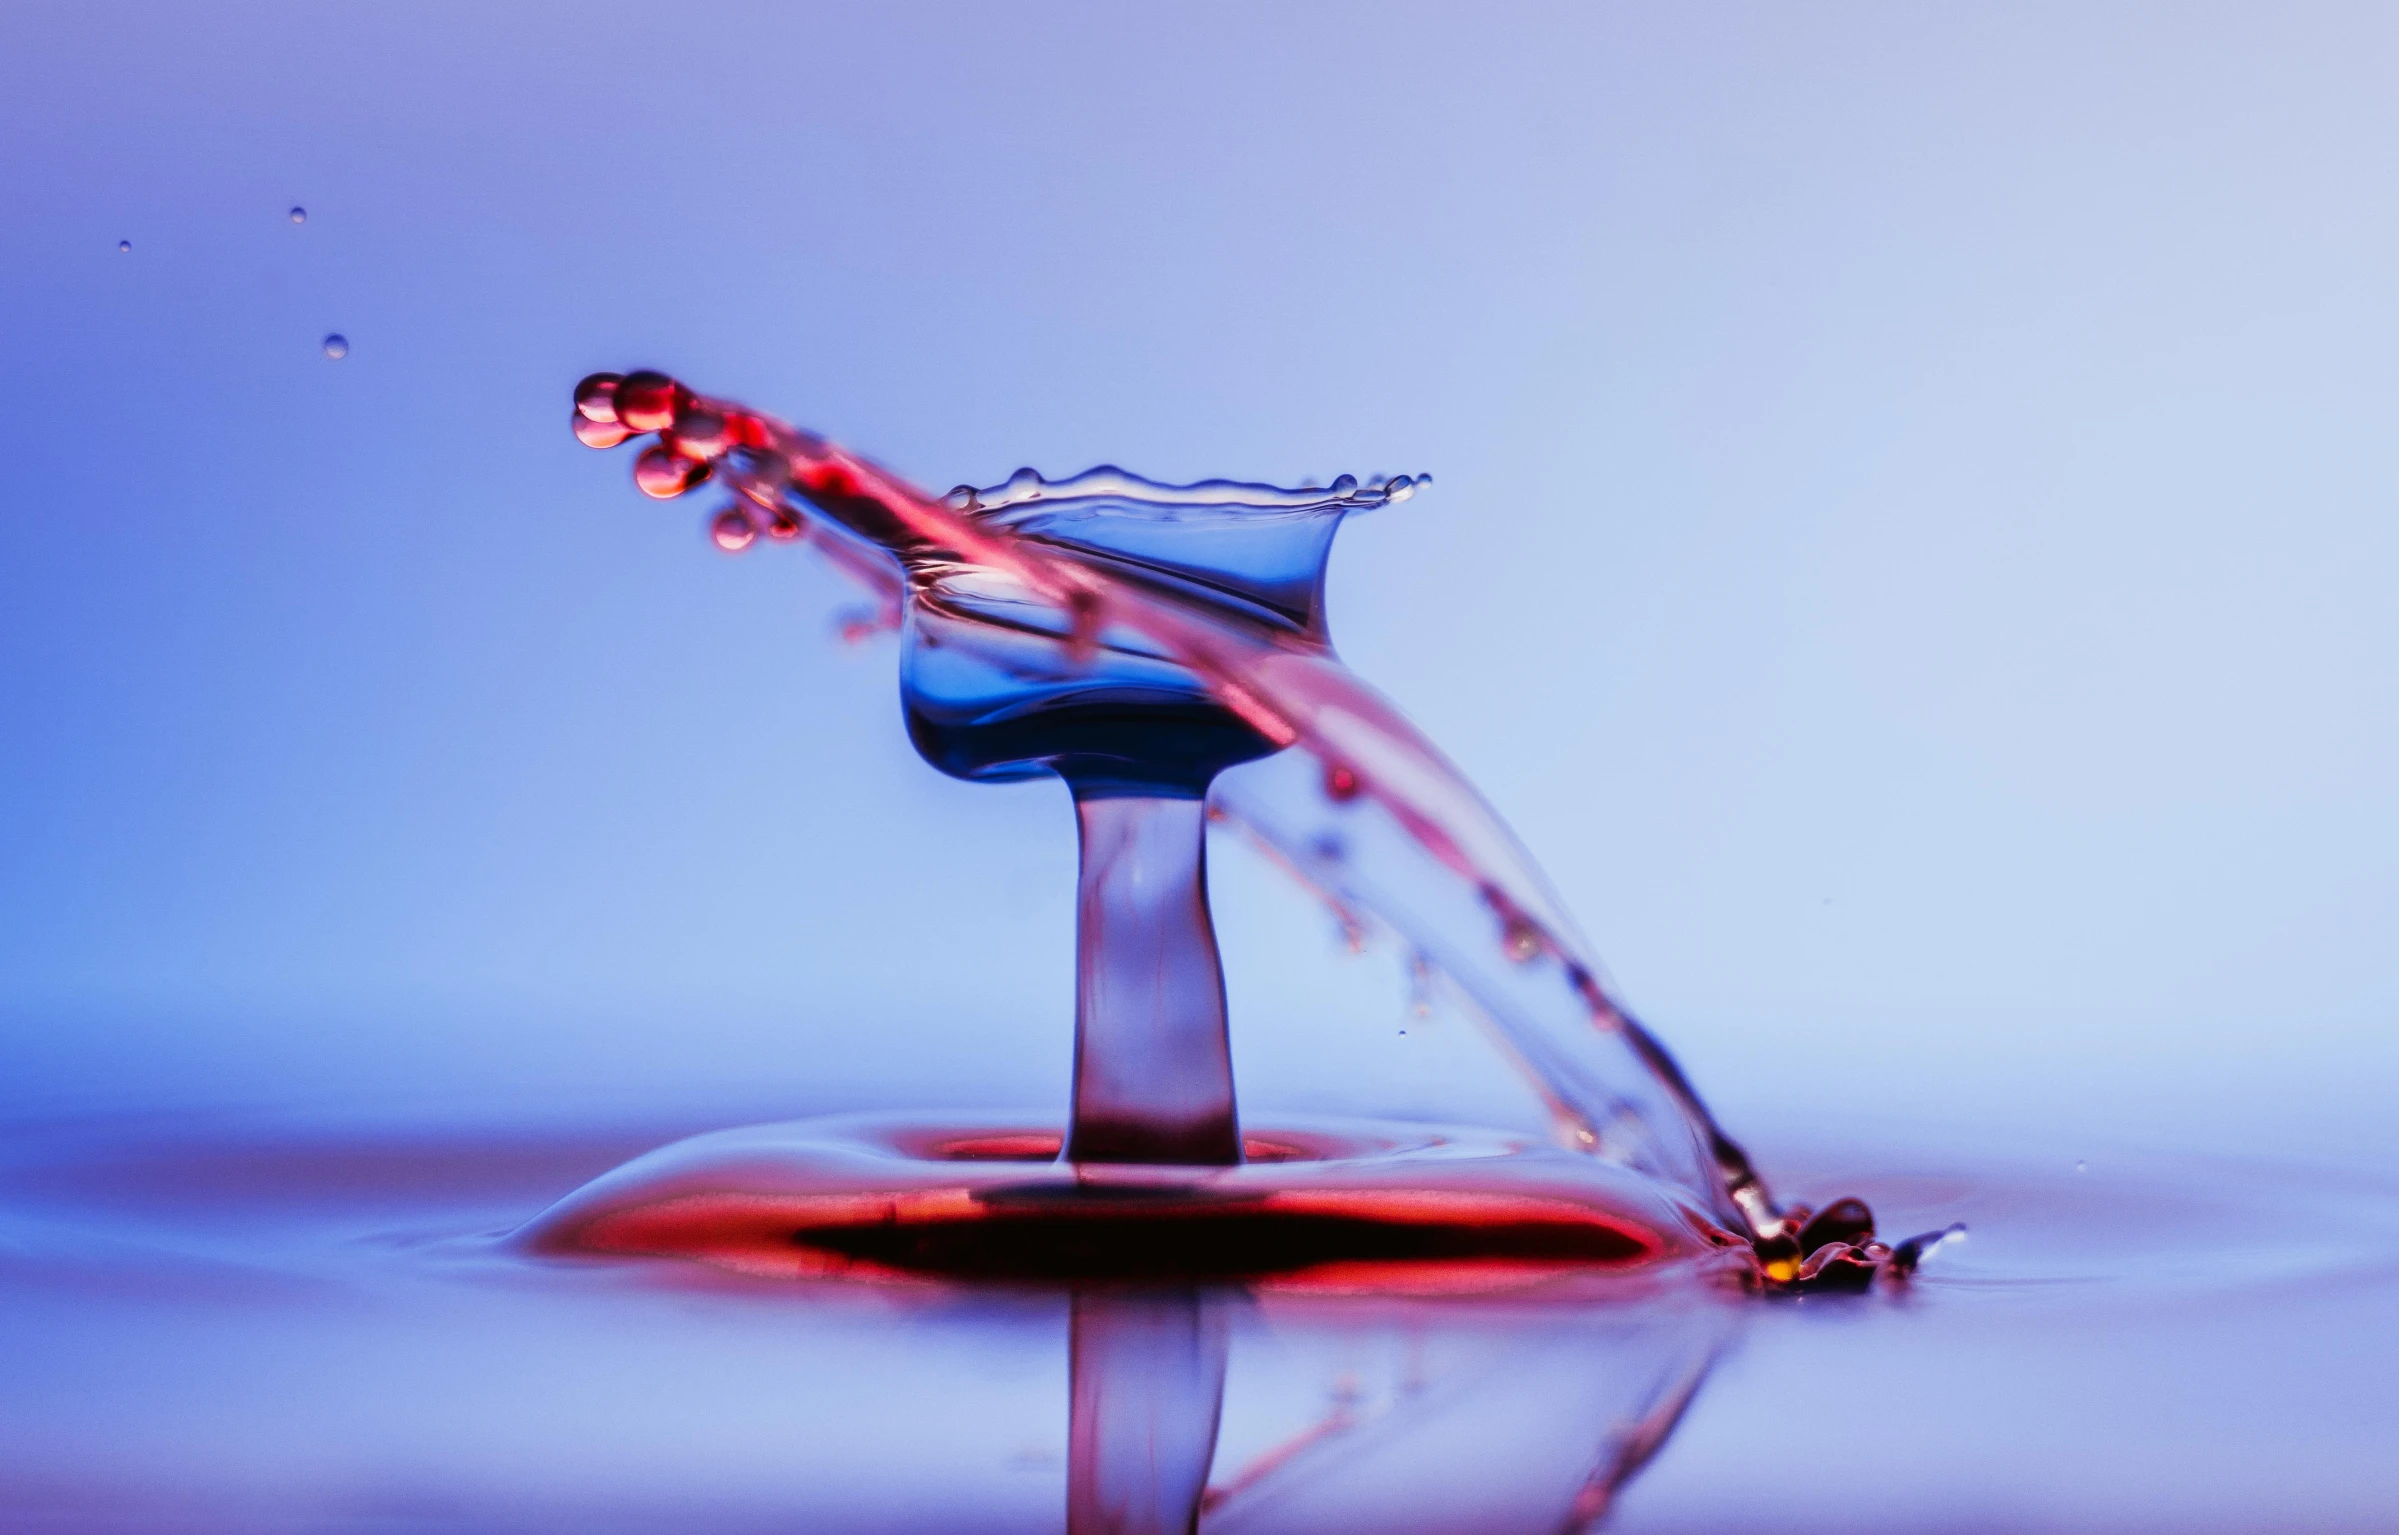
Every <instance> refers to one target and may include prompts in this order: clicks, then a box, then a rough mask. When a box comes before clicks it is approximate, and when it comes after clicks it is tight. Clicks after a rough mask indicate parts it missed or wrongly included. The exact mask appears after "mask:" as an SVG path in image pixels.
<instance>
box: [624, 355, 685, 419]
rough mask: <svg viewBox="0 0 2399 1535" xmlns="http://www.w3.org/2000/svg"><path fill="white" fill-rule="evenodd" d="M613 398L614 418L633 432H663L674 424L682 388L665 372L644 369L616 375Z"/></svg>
mask: <svg viewBox="0 0 2399 1535" xmlns="http://www.w3.org/2000/svg"><path fill="white" fill-rule="evenodd" d="M613 398H614V403H615V405H616V419H617V420H619V421H622V422H623V423H625V425H627V426H629V427H631V428H633V430H635V431H637V432H663V431H665V430H666V429H667V428H668V427H670V426H673V425H674V424H675V414H676V411H677V409H678V408H679V407H680V406H681V404H682V402H683V398H684V389H683V386H682V385H681V384H678V383H676V382H675V381H674V380H673V379H671V378H668V377H667V376H666V375H665V374H663V373H652V372H649V371H647V370H646V369H645V370H644V371H642V372H639V373H628V374H626V375H625V376H624V377H623V378H622V379H619V380H618V381H617V386H616V393H615V395H614V397H613Z"/></svg>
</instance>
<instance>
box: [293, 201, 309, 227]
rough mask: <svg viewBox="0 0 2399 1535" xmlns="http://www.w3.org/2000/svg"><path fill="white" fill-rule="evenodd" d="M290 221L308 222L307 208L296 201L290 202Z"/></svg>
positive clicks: (296, 222)
mask: <svg viewBox="0 0 2399 1535" xmlns="http://www.w3.org/2000/svg"><path fill="white" fill-rule="evenodd" d="M292 222H293V223H295V224H305V223H307V222H308V210H307V209H306V208H303V207H301V206H300V205H299V204H298V203H294V204H292Z"/></svg>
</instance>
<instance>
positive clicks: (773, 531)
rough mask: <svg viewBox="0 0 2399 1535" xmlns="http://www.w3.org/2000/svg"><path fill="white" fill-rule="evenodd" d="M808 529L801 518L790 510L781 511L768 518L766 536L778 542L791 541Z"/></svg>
mask: <svg viewBox="0 0 2399 1535" xmlns="http://www.w3.org/2000/svg"><path fill="white" fill-rule="evenodd" d="M807 531H808V530H807V528H805V527H804V526H802V525H801V523H800V519H799V518H797V517H795V516H793V515H792V514H791V513H789V512H783V511H779V512H777V513H775V515H774V516H772V517H769V518H768V519H767V520H766V536H767V537H769V538H771V539H774V540H775V541H776V542H778V543H789V542H790V541H791V540H793V539H795V538H797V537H799V536H800V535H801V534H802V533H805V532H807Z"/></svg>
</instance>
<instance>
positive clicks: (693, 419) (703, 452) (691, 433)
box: [668, 405, 732, 458]
mask: <svg viewBox="0 0 2399 1535" xmlns="http://www.w3.org/2000/svg"><path fill="white" fill-rule="evenodd" d="M668 435H669V436H670V437H671V438H672V439H673V441H674V445H675V451H677V452H678V453H681V454H682V455H684V456H685V457H686V458H715V457H718V456H719V455H721V454H722V453H723V452H724V451H725V449H727V448H729V447H731V446H732V443H731V442H730V441H729V440H728V439H727V437H726V436H725V418H724V417H722V416H720V415H718V414H717V413H716V412H714V411H712V410H701V409H698V408H697V407H694V406H691V405H686V406H684V407H683V408H682V409H681V410H680V411H678V412H676V415H675V425H674V428H673V430H672V431H670V432H669V433H668Z"/></svg>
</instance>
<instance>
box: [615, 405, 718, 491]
mask: <svg viewBox="0 0 2399 1535" xmlns="http://www.w3.org/2000/svg"><path fill="white" fill-rule="evenodd" d="M619 424H620V425H621V424H622V423H619ZM707 478H708V466H707V465H706V464H704V463H701V462H700V461H699V460H697V459H690V458H685V457H684V456H683V455H682V454H680V453H677V452H676V451H675V450H674V449H672V448H669V447H666V446H664V445H661V444H654V445H652V446H650V447H647V448H644V449H643V450H642V454H641V457H639V458H637V459H635V460H634V461H633V483H634V484H635V485H636V486H638V487H640V489H641V493H642V494H643V495H645V496H655V497H657V498H658V499H659V500H661V501H672V500H673V499H674V498H675V497H677V496H679V495H681V494H683V493H684V492H685V491H687V490H690V489H691V488H693V487H694V486H696V485H699V484H700V483H702V482H703V481H705V480H706V479H707Z"/></svg>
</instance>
